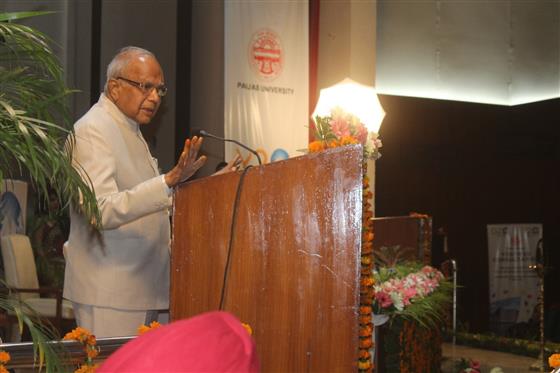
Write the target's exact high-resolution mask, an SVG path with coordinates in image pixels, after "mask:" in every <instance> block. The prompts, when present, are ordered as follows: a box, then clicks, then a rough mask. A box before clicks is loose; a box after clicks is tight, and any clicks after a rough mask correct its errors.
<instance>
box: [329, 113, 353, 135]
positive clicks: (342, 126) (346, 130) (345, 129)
mask: <svg viewBox="0 0 560 373" xmlns="http://www.w3.org/2000/svg"><path fill="white" fill-rule="evenodd" d="M330 125H331V130H332V131H333V133H334V134H335V136H336V137H338V138H339V139H340V138H342V137H343V136H350V124H349V123H348V121H346V120H344V119H343V118H333V119H331V122H330Z"/></svg>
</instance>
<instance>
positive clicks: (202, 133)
mask: <svg viewBox="0 0 560 373" xmlns="http://www.w3.org/2000/svg"><path fill="white" fill-rule="evenodd" d="M198 133H199V134H201V135H202V136H205V137H210V138H212V139H216V140H220V141H224V142H232V143H234V144H236V145H239V146H240V147H242V148H243V149H245V150H248V151H250V152H251V153H253V154H254V155H255V157H257V161H258V162H259V166H260V165H262V162H261V157H260V156H259V153H257V152H256V151H255V150H253V149H251V148H249V147H248V146H247V145H245V144H242V143H240V142H239V141H237V140H232V139H224V138H223V137H218V136H216V135H212V134H211V133H208V132H206V131H205V130H200V131H198Z"/></svg>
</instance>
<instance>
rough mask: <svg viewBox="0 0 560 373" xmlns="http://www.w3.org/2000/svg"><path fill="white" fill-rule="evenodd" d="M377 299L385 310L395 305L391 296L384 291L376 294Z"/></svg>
mask: <svg viewBox="0 0 560 373" xmlns="http://www.w3.org/2000/svg"><path fill="white" fill-rule="evenodd" d="M375 299H377V301H378V302H379V304H381V307H383V308H387V307H390V306H391V305H392V304H393V301H392V300H391V297H390V296H389V294H387V293H385V292H383V291H379V292H377V293H376V294H375Z"/></svg>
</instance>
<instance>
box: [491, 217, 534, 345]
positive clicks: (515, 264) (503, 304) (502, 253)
mask: <svg viewBox="0 0 560 373" xmlns="http://www.w3.org/2000/svg"><path fill="white" fill-rule="evenodd" d="M487 231H488V263H489V281H490V327H491V330H492V331H494V332H496V333H499V334H504V333H506V332H508V330H509V329H511V328H512V327H516V324H520V323H526V322H528V321H529V319H530V318H531V317H532V316H533V313H534V312H535V310H536V305H537V302H538V289H539V278H538V275H537V272H536V270H534V269H532V268H530V266H532V265H535V264H536V260H537V256H536V250H537V244H538V242H539V240H540V239H541V238H542V235H543V230H542V224H496V225H488V227H487ZM520 327H521V326H520Z"/></svg>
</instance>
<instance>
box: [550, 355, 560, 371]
mask: <svg viewBox="0 0 560 373" xmlns="http://www.w3.org/2000/svg"><path fill="white" fill-rule="evenodd" d="M548 365H550V367H551V368H560V354H552V355H550V357H549V358H548Z"/></svg>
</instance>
